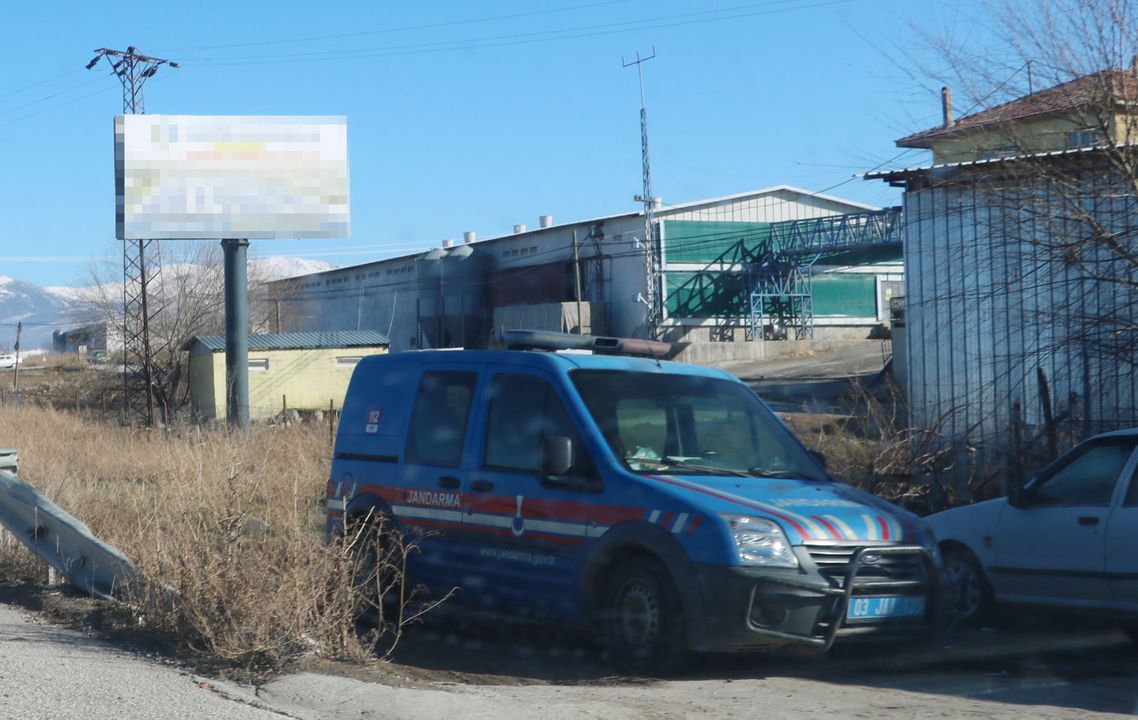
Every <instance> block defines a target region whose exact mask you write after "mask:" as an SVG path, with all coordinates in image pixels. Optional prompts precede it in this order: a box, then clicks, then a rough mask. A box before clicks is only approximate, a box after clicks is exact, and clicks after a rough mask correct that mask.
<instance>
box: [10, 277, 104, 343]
mask: <svg viewBox="0 0 1138 720" xmlns="http://www.w3.org/2000/svg"><path fill="white" fill-rule="evenodd" d="M85 315H86V313H85V308H84V305H83V303H82V302H80V300H79V294H78V291H77V290H76V289H74V288H45V287H41V286H39V285H36V284H35V283H30V282H25V281H23V280H14V279H12V278H10V277H4V276H0V350H3V351H10V350H12V349H13V347H14V346H15V344H16V326H17V324H18V323H21V322H22V323H23V324H24V327H23V333H22V334H21V336H20V347H21V348H24V349H32V348H42V347H50V346H51V333H52V332H53V331H55V330H58V329H59V328H61V327H66V326H67V325H68V324H69V323H74V324H81V323H82V322H83V321H84V316H85Z"/></svg>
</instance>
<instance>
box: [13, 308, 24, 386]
mask: <svg viewBox="0 0 1138 720" xmlns="http://www.w3.org/2000/svg"><path fill="white" fill-rule="evenodd" d="M23 332H24V321H23V320H21V321H20V322H18V323H16V345H15V350H16V364H15V365H13V366H12V391H13V392H19V391H20V335H21V334H23Z"/></svg>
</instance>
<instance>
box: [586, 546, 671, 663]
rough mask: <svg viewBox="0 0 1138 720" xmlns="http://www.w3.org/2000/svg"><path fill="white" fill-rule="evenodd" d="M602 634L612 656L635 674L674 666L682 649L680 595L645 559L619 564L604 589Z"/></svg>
mask: <svg viewBox="0 0 1138 720" xmlns="http://www.w3.org/2000/svg"><path fill="white" fill-rule="evenodd" d="M604 607H605V613H604V619H605V623H604V634H605V640H606V641H607V644H608V647H609V649H610V651H611V652H612V655H613V660H614V661H615V662H616V664H617V666H618V667H620V668H621V670H623V671H625V672H628V673H631V674H634V675H661V674H666V673H668V672H671V671H673V670H675V669H676V668H677V667H679V666H680V664H681V663H682V661H683V659H684V656H685V654H686V652H687V647H686V638H685V633H684V616H683V608H682V606H681V604H680V595H679V592H678V591H677V590H676V586H675V584H674V583H673V582H672V578H671V577H670V576H669V575H668V571H667V570H666V569H665V568H664V566H663V565H661V564H660V563H659V562H658V561H656V560H654V559H650V558H642V557H641V558H632V559H629V560H626V561H624V562H622V563H620V564H619V565H618V566H617V568H616V570H615V571H614V572H613V574H612V578H611V580H610V581H609V584H608V588H607V592H606V593H605V606H604Z"/></svg>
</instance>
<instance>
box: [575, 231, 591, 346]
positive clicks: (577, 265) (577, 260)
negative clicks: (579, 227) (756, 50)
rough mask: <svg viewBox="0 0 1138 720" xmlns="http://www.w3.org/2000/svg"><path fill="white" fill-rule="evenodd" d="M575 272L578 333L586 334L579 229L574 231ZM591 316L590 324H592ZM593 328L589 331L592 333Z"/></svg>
mask: <svg viewBox="0 0 1138 720" xmlns="http://www.w3.org/2000/svg"><path fill="white" fill-rule="evenodd" d="M573 273H574V274H575V275H576V276H577V334H578V335H584V334H585V330H584V325H585V321H584V320H583V319H582V318H581V253H580V250H579V249H578V248H577V231H576V230H574V231H573ZM591 317H592V316H590V322H589V324H590V325H592V321H591ZM592 331H593V330H592V328H591V327H590V328H589V332H590V333H592Z"/></svg>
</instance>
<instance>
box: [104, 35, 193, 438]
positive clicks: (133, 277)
mask: <svg viewBox="0 0 1138 720" xmlns="http://www.w3.org/2000/svg"><path fill="white" fill-rule="evenodd" d="M103 58H106V59H107V62H108V63H110V65H111V70H113V71H114V73H115V75H116V76H118V79H119V81H120V82H121V83H122V111H123V114H124V115H126V114H140V113H144V112H146V108H145V105H144V103H143V96H142V86H143V85H144V84H145V83H146V81H147V80H149V79H150V78H152V77H154V75H155V74H157V72H158V68H160V67H162V66H163V65H169V66H170V67H172V68H177V67H180V65H179V64H178V63H176V62H174V61H172V60H166V59H163V58H156V57H150V56H149V55H142V54H139V53H138V52H137V51H136V50H135V48H134V46H133V45H132V46H130V47H128V48H127V49H126V50H125V51H123V50H110V49H108V48H99V49H98V50H96V51H95V57H94V58H92V59H91V62H89V63H87V69H88V70H90V69H92V68H94V67H95V66H96V65H97V64H98V63H99V61H100V60H102V59H103ZM122 264H123V420H124V421H125V422H126V423H128V424H129V423H131V422H133V421H134V420H135V419H136V418H138V417H141V418H142V419H143V420H144V421H145V423H146V424H147V425H152V424H153V423H154V376H153V372H154V348H153V347H152V346H151V343H150V322H151V320H153V319H154V317H155V316H156V315H157V314H158V310H159V308H158V307H156V306H155V303H154V302H152V298H150V292H149V289H150V285H152V284H154V285H157V282H158V276H159V273H160V272H161V268H162V263H161V254H160V252H159V248H158V241H157V240H124V241H123V263H122Z"/></svg>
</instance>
